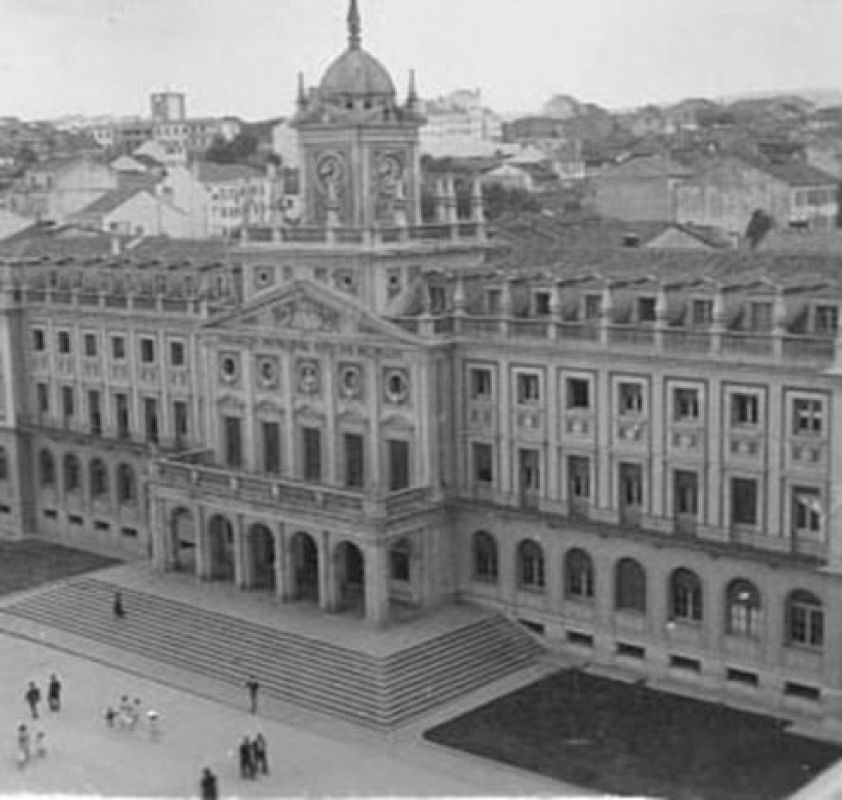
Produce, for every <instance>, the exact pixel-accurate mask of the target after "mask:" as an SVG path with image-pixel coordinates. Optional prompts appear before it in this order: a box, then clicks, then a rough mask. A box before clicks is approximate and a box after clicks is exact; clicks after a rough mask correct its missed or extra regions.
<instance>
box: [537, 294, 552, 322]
mask: <svg viewBox="0 0 842 800" xmlns="http://www.w3.org/2000/svg"><path fill="white" fill-rule="evenodd" d="M551 298H552V295H551V294H550V293H549V292H535V315H536V316H539V317H545V316H547V314H549V313H550V305H551V303H550V300H551Z"/></svg>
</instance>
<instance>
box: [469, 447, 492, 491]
mask: <svg viewBox="0 0 842 800" xmlns="http://www.w3.org/2000/svg"><path fill="white" fill-rule="evenodd" d="M471 449H472V451H473V460H474V480H475V481H476V482H477V483H484V484H488V485H490V484H492V483H493V482H494V448H493V447H492V446H491V445H490V444H484V443H482V442H474V443H473V444H472V445H471Z"/></svg>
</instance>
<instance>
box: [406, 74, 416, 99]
mask: <svg viewBox="0 0 842 800" xmlns="http://www.w3.org/2000/svg"><path fill="white" fill-rule="evenodd" d="M417 103H418V89H417V88H416V86H415V70H414V69H411V70H410V71H409V88H408V89H407V92H406V106H407V108H409V109H413V108H415V106H416V104H417Z"/></svg>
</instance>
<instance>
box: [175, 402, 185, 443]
mask: <svg viewBox="0 0 842 800" xmlns="http://www.w3.org/2000/svg"><path fill="white" fill-rule="evenodd" d="M172 418H173V430H174V431H175V441H176V443H177V444H178V445H181V444H182V443H183V442H184V440H185V439H186V438H187V435H188V433H189V426H188V424H187V403H185V402H184V401H183V400H175V401H174V402H173V404H172Z"/></svg>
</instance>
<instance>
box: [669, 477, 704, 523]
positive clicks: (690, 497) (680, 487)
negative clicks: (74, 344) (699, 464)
mask: <svg viewBox="0 0 842 800" xmlns="http://www.w3.org/2000/svg"><path fill="white" fill-rule="evenodd" d="M673 485H674V489H675V498H674V499H675V513H676V514H677V515H682V516H689V517H695V516H696V515H697V514H698V513H699V476H698V475H697V474H696V473H695V472H690V471H687V470H680V469H677V470H676V471H675V473H674V477H673Z"/></svg>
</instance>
